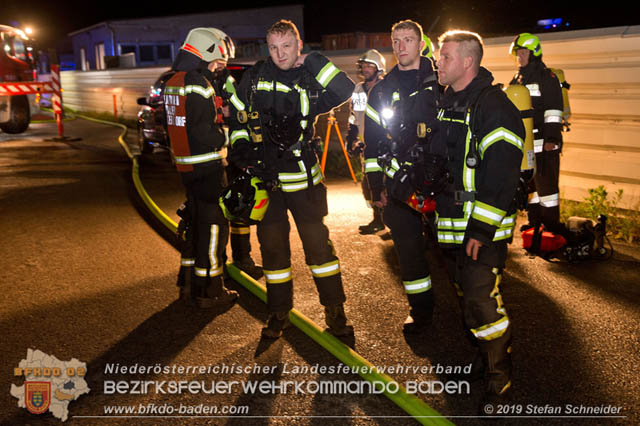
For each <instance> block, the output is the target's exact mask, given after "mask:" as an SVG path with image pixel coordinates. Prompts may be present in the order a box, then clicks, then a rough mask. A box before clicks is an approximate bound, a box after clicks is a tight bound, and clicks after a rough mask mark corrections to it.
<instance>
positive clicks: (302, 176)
mask: <svg viewBox="0 0 640 426" xmlns="http://www.w3.org/2000/svg"><path fill="white" fill-rule="evenodd" d="M302 167H304V164H303V165H302ZM318 172H320V166H319V165H318V163H316V164H315V165H314V166H313V167H312V168H311V176H315V175H317V174H318ZM306 179H307V172H306V170H305V171H303V172H300V173H278V180H280V181H281V182H282V181H285V182H297V181H301V180H306Z"/></svg>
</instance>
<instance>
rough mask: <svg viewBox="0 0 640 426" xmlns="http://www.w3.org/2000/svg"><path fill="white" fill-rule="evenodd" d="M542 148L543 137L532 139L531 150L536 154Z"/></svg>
mask: <svg viewBox="0 0 640 426" xmlns="http://www.w3.org/2000/svg"><path fill="white" fill-rule="evenodd" d="M543 149H544V139H534V140H533V152H535V153H536V154H538V153H539V152H542V151H543Z"/></svg>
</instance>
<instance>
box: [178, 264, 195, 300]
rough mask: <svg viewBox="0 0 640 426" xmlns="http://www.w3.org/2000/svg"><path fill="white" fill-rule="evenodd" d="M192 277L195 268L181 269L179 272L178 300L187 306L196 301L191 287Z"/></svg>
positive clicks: (183, 267) (182, 267)
mask: <svg viewBox="0 0 640 426" xmlns="http://www.w3.org/2000/svg"><path fill="white" fill-rule="evenodd" d="M192 275H193V267H191V266H181V267H180V271H179V272H178V300H180V301H181V302H184V303H187V304H192V303H194V301H195V291H193V290H192V287H191V286H192V285H193V279H192Z"/></svg>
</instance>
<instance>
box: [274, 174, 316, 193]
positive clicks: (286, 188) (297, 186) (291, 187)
mask: <svg viewBox="0 0 640 426" xmlns="http://www.w3.org/2000/svg"><path fill="white" fill-rule="evenodd" d="M322 179H324V177H323V176H322V173H318V175H317V176H315V177H314V178H313V182H312V183H313V185H314V186H315V185H317V184H318V183H320V182H322ZM308 187H309V183H308V182H307V181H306V180H305V181H304V182H300V183H291V184H289V183H286V184H285V183H282V184H281V186H280V188H281V189H282V191H283V192H297V191H301V190H303V189H307V188H308Z"/></svg>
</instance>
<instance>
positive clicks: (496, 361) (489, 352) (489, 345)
mask: <svg viewBox="0 0 640 426" xmlns="http://www.w3.org/2000/svg"><path fill="white" fill-rule="evenodd" d="M478 343H479V345H480V355H481V356H482V362H483V363H484V366H485V374H486V377H487V390H486V392H485V394H484V397H483V398H482V401H481V403H480V407H479V410H480V411H479V412H480V413H481V415H483V416H484V415H487V414H490V413H489V412H490V411H491V412H492V413H495V412H496V411H497V410H495V408H496V405H499V404H504V403H505V402H507V397H508V391H509V389H510V388H511V344H510V339H509V338H507V336H503V337H502V338H499V339H496V340H493V341H486V342H478ZM488 405H491V406H492V407H491V408H489V409H487V406H488Z"/></svg>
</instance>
